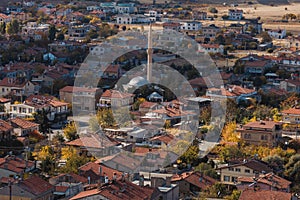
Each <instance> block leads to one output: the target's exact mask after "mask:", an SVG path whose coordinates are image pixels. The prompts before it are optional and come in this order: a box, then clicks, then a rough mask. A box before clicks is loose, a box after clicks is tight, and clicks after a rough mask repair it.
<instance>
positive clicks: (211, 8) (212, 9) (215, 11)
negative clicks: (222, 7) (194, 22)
mask: <svg viewBox="0 0 300 200" xmlns="http://www.w3.org/2000/svg"><path fill="white" fill-rule="evenodd" d="M208 11H209V12H211V13H218V10H217V9H216V8H215V7H209V8H208Z"/></svg>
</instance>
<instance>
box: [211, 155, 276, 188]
mask: <svg viewBox="0 0 300 200" xmlns="http://www.w3.org/2000/svg"><path fill="white" fill-rule="evenodd" d="M216 171H217V172H218V173H219V174H220V177H221V183H223V184H227V185H235V184H236V183H238V177H250V178H252V177H254V176H255V175H257V174H258V175H259V174H264V173H270V172H272V169H271V168H269V167H268V165H267V164H266V163H264V162H262V161H260V160H255V159H252V160H244V161H243V162H238V163H233V164H231V163H229V164H227V165H225V166H221V167H218V168H217V169H216Z"/></svg>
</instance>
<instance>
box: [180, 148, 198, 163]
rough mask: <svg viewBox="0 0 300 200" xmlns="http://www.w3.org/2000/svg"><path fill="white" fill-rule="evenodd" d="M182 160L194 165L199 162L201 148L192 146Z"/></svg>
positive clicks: (181, 157)
mask: <svg viewBox="0 0 300 200" xmlns="http://www.w3.org/2000/svg"><path fill="white" fill-rule="evenodd" d="M180 160H182V161H183V162H185V163H188V164H194V163H196V162H197V161H198V160H199V146H198V145H191V146H190V147H189V148H188V149H187V150H186V152H184V154H183V155H182V156H180Z"/></svg>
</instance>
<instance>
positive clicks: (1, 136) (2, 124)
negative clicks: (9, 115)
mask: <svg viewBox="0 0 300 200" xmlns="http://www.w3.org/2000/svg"><path fill="white" fill-rule="evenodd" d="M12 132H13V127H12V126H11V125H10V124H9V123H7V122H6V121H4V120H1V119H0V141H8V140H10V139H11V136H12Z"/></svg>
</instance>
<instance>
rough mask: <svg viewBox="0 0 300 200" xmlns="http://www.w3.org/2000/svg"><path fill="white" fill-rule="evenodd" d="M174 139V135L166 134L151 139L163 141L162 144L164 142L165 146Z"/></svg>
mask: <svg viewBox="0 0 300 200" xmlns="http://www.w3.org/2000/svg"><path fill="white" fill-rule="evenodd" d="M173 139H174V136H173V135H171V134H165V135H159V136H156V137H153V138H151V139H150V141H155V140H158V141H161V142H163V143H165V144H168V143H170V142H171V141H172V140H173Z"/></svg>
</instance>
